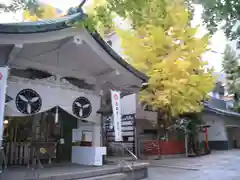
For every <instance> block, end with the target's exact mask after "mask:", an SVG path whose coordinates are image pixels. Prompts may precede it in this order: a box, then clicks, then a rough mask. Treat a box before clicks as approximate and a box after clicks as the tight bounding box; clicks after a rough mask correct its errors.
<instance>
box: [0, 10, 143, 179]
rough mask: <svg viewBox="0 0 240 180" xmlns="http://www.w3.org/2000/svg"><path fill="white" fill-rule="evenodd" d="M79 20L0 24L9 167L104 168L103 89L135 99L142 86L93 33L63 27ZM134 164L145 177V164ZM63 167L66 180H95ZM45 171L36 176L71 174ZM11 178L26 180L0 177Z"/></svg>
mask: <svg viewBox="0 0 240 180" xmlns="http://www.w3.org/2000/svg"><path fill="white" fill-rule="evenodd" d="M83 16H84V14H83V13H81V12H79V13H76V14H74V15H71V16H65V17H62V18H59V19H56V20H51V21H41V22H28V23H18V24H4V25H1V26H0V44H1V45H0V56H1V60H0V65H1V66H4V67H8V68H9V69H10V71H9V77H8V87H7V96H8V97H9V98H8V102H7V103H6V106H5V120H4V123H5V125H4V126H5V128H4V136H3V141H4V143H3V145H4V152H5V155H6V159H7V161H6V162H7V163H8V165H26V167H27V165H28V166H31V167H33V168H35V165H36V163H37V165H39V166H40V167H45V166H46V164H48V165H47V166H49V164H52V165H53V164H55V163H58V164H59V163H61V164H62V163H63V162H64V163H66V162H67V163H68V164H69V163H74V164H81V165H95V166H101V165H103V162H102V156H103V155H106V147H104V144H103V140H102V132H103V131H102V125H103V116H102V114H103V112H101V109H104V107H105V106H106V104H109V103H111V101H109V98H108V97H109V90H110V89H114V90H118V91H121V92H124V93H125V94H129V93H137V92H138V91H139V90H140V88H141V84H142V83H143V82H145V81H146V80H147V77H146V76H145V75H144V74H142V73H141V72H139V71H137V70H136V69H134V68H133V67H132V66H130V65H129V64H128V63H126V62H125V61H124V60H123V59H121V58H120V57H119V56H118V55H117V54H116V53H115V52H114V51H113V50H112V49H111V47H110V46H109V45H108V44H107V43H105V41H104V40H102V39H101V37H100V36H99V34H98V33H96V32H94V33H90V32H88V31H87V30H86V29H84V28H82V29H78V28H73V27H71V26H70V25H69V23H71V22H74V21H76V20H81V18H83ZM0 123H3V122H0ZM1 152H3V151H1ZM6 162H4V163H6ZM140 166H141V167H142V168H145V169H144V171H146V166H147V164H141V165H140ZM67 168H69V169H71V176H70V175H68V177H67V179H71V178H72V179H80V178H86V177H92V176H95V175H97V174H99V171H98V173H95V174H94V175H93V174H91V173H85V174H84V173H79V174H73V175H72V173H78V171H81V169H79V167H78V166H77V167H76V166H74V167H73V168H72V166H71V167H69V166H67ZM132 168H134V167H132ZM59 169H60V170H59ZM77 169H78V170H77ZM119 170H120V169H118V168H117V169H116V172H115V171H114V173H118V172H119ZM45 171H47V170H46V169H45ZM45 171H44V172H43V174H44V175H42V174H41V175H40V176H41V178H56V179H57V178H61V177H62V175H61V173H63V174H64V175H65V176H66V174H68V173H70V172H68V171H67V172H66V169H64V168H59V167H58V168H57V171H58V172H56V171H54V170H51V174H50V175H46V174H45V173H46V172H45ZM91 171H92V170H91ZM9 172H11V171H9ZM87 174H88V175H87ZM104 174H109V171H107V170H106V171H104V172H102V173H101V175H104ZM11 175H12V176H14V177H11ZM17 176H18V177H19V178H18V179H21V178H22V179H25V177H24V176H25V174H24V175H23V173H22V174H21V173H20V174H18V173H16V172H11V173H9V174H7V175H6V174H5V175H4V176H3V179H9V180H10V179H11V178H15V177H17ZM145 176H146V173H145V174H142V176H141V177H139V179H141V178H144V177H145ZM1 178H2V177H1ZM41 178H40V179H41Z"/></svg>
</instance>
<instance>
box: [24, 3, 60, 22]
mask: <svg viewBox="0 0 240 180" xmlns="http://www.w3.org/2000/svg"><path fill="white" fill-rule="evenodd" d="M39 11H41V14H40V15H39V16H37V15H35V14H34V15H32V14H31V13H30V12H29V11H26V10H25V11H24V13H23V16H24V20H27V21H38V20H41V19H52V18H56V17H59V16H60V15H59V14H57V12H56V9H55V8H54V7H52V6H50V5H41V6H40V10H39Z"/></svg>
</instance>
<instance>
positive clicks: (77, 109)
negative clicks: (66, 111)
mask: <svg viewBox="0 0 240 180" xmlns="http://www.w3.org/2000/svg"><path fill="white" fill-rule="evenodd" d="M72 111H73V114H74V115H76V116H78V117H80V118H87V117H88V116H90V114H91V113H92V105H91V103H90V101H89V100H88V99H87V98H85V97H79V98H77V99H76V100H75V101H74V102H73V105H72Z"/></svg>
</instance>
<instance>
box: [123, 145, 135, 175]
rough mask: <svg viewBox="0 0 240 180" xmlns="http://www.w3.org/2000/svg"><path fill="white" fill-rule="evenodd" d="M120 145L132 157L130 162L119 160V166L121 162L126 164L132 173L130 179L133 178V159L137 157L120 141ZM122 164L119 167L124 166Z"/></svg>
mask: <svg viewBox="0 0 240 180" xmlns="http://www.w3.org/2000/svg"><path fill="white" fill-rule="evenodd" d="M120 146H121V147H122V148H123V150H125V151H126V152H127V153H128V154H129V155H130V156H131V157H132V160H131V163H128V162H127V161H126V160H124V159H122V160H120V166H121V165H122V164H123V165H124V166H126V167H127V168H128V169H129V170H130V171H131V173H132V179H134V161H137V160H138V157H137V156H136V155H135V154H134V153H133V152H132V151H130V150H129V149H128V148H127V147H126V146H124V144H122V143H120ZM124 166H123V167H122V166H121V167H122V168H124Z"/></svg>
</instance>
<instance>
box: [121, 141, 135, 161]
mask: <svg viewBox="0 0 240 180" xmlns="http://www.w3.org/2000/svg"><path fill="white" fill-rule="evenodd" d="M121 146H122V147H123V149H125V150H127V152H128V153H129V154H130V155H131V156H132V158H133V159H135V160H138V157H137V156H136V155H135V154H134V153H133V152H132V151H130V150H129V149H128V148H127V147H126V146H124V144H122V143H121Z"/></svg>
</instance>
